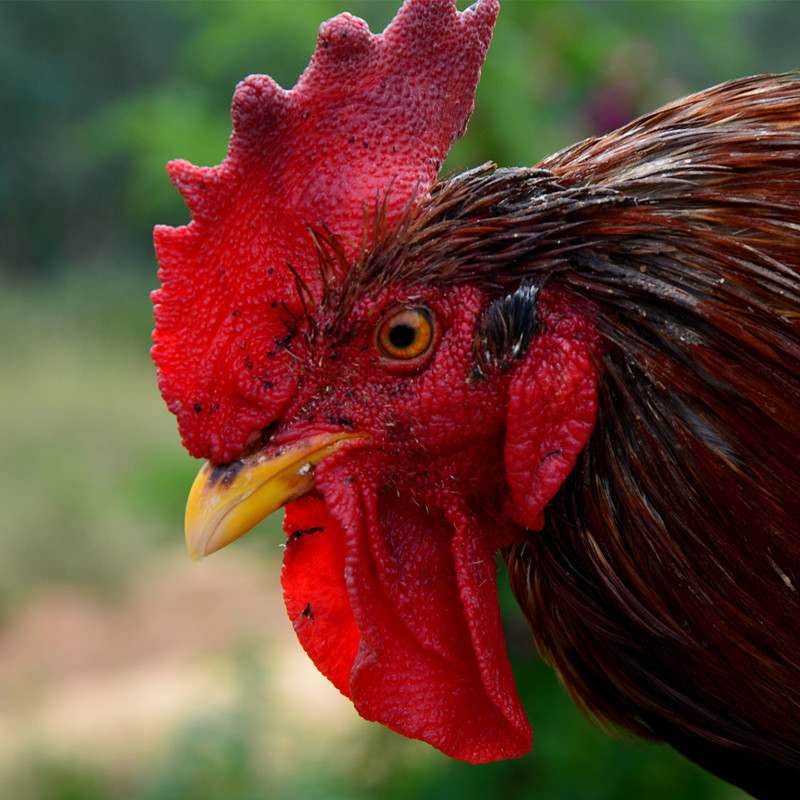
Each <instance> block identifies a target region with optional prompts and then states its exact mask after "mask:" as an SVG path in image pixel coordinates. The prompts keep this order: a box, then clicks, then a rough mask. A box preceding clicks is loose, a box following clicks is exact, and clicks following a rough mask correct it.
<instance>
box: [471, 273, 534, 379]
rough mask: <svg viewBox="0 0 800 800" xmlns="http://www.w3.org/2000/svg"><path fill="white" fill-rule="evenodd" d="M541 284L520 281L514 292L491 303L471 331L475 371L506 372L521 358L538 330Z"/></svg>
mask: <svg viewBox="0 0 800 800" xmlns="http://www.w3.org/2000/svg"><path fill="white" fill-rule="evenodd" d="M541 288H542V282H541V281H539V282H535V281H532V280H524V281H522V283H520V285H519V287H518V288H517V289H516V291H514V292H512V293H511V294H508V295H506V296H505V297H499V298H497V300H494V301H493V302H492V303H491V304H490V305H489V307H488V308H487V309H486V310H485V311H484V312H483V314H482V315H481V317H480V319H479V320H478V324H477V326H476V328H475V361H476V363H477V366H478V371H479V372H482V369H481V368H482V367H484V366H487V365H493V366H496V367H499V368H501V369H508V367H510V366H511V365H512V364H513V363H514V362H515V361H517V360H519V359H520V358H522V357H523V356H524V355H525V353H526V352H527V350H528V345H530V343H531V340H532V339H533V338H534V337H535V336H536V334H537V333H538V330H539V315H538V311H537V307H538V303H539V293H540V291H541Z"/></svg>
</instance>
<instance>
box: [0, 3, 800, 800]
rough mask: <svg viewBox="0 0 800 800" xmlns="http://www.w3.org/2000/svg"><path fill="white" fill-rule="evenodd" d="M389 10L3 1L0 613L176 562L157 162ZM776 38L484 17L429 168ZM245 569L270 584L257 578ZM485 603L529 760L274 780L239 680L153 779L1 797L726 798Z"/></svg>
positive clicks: (396, 764)
mask: <svg viewBox="0 0 800 800" xmlns="http://www.w3.org/2000/svg"><path fill="white" fill-rule="evenodd" d="M398 3H399V0H352V2H351V1H350V0H319V2H316V1H314V2H312V0H281V2H240V1H238V0H231V1H230V2H218V1H217V0H209V2H203V3H198V2H140V1H138V0H134V1H132V2H124V3H110V2H109V3H86V2H72V0H60V1H58V2H56V1H54V0H42V1H41V2H36V3H30V2H8V1H5V2H0V73H1V74H2V75H3V80H2V81H0V151H1V152H2V154H3V156H2V158H0V315H1V316H2V319H3V320H4V323H5V324H4V325H3V327H2V331H1V332H0V347H2V352H3V376H2V382H0V403H1V404H2V408H3V414H2V415H0V448H2V452H3V455H4V459H3V467H2V469H3V475H2V481H0V503H1V504H2V507H3V510H4V517H3V527H2V528H0V546H1V547H2V549H3V558H2V560H0V619H3V618H6V619H8V618H10V617H12V616H13V615H14V613H15V611H16V609H18V608H19V607H20V606H21V605H22V604H24V603H25V601H26V599H28V598H30V597H31V596H33V595H35V594H36V593H37V592H39V591H41V590H43V589H44V588H45V587H47V586H50V585H62V586H74V587H80V589H81V590H82V591H87V592H90V593H97V594H98V595H99V596H101V597H103V596H109V595H113V594H114V593H122V592H124V591H125V589H126V586H127V585H128V583H129V582H130V581H132V580H133V579H134V576H135V575H136V573H137V572H140V571H142V570H146V569H147V564H148V563H152V562H154V561H156V560H158V559H159V558H160V557H161V555H162V554H163V553H164V552H167V551H168V550H170V549H177V548H179V547H180V546H181V543H180V534H179V532H178V528H179V526H180V518H181V514H182V506H183V502H184V498H185V492H186V487H187V486H188V484H189V482H190V481H191V478H192V475H193V473H194V469H195V465H194V463H193V462H192V461H191V459H189V458H188V457H187V456H186V455H185V454H184V453H183V451H182V450H181V448H180V447H179V444H178V438H177V435H176V433H175V426H174V421H173V420H172V418H171V417H170V415H169V414H168V413H167V411H166V409H165V408H164V407H163V404H162V402H161V400H160V398H159V397H158V394H157V390H156V387H155V380H154V375H153V369H152V366H151V364H150V362H149V359H148V354H147V350H148V346H149V331H150V328H151V327H152V317H151V311H150V304H149V301H148V297H147V294H148V291H149V289H151V288H154V287H155V284H156V278H155V269H156V266H155V261H154V257H153V255H152V244H151V229H152V226H153V225H154V224H156V223H160V222H165V223H168V224H173V225H178V224H183V223H185V222H186V221H188V211H187V210H186V207H185V205H184V204H183V201H182V200H181V198H180V197H179V195H178V193H177V192H176V191H175V190H174V189H173V188H172V187H171V185H170V183H169V180H168V179H167V177H166V174H165V171H164V165H165V163H166V162H167V161H168V160H169V159H170V158H175V157H182V158H187V159H189V160H190V161H193V162H194V163H199V164H214V163H218V162H219V161H220V160H221V159H222V158H223V157H224V155H225V145H226V141H227V138H228V135H229V132H230V118H229V114H228V108H229V102H230V96H231V93H232V91H233V88H234V86H235V84H236V82H237V81H238V80H240V79H241V78H242V77H244V76H245V75H247V74H248V73H250V72H267V73H269V74H271V75H272V76H273V77H275V78H276V80H277V81H278V82H279V83H280V84H281V85H283V86H285V87H290V86H292V85H293V84H294V82H295V81H296V78H297V76H298V75H299V74H300V73H301V72H302V70H303V69H304V67H305V65H306V64H307V62H308V58H309V56H310V54H311V52H312V51H313V48H314V44H315V36H316V29H317V26H318V25H319V23H320V22H321V21H322V20H324V19H326V18H328V17H330V16H332V15H333V14H335V13H338V12H339V11H341V10H343V9H345V8H347V9H348V10H350V11H352V12H354V13H356V14H358V15H359V16H362V17H364V18H365V19H366V20H367V21H368V22H369V23H370V26H371V28H372V29H373V30H380V29H382V28H383V27H384V26H385V24H386V23H387V22H388V21H389V20H390V18H391V17H392V16H393V14H394V12H395V11H396V7H397V5H398ZM460 5H461V6H462V7H463V3H460ZM798 41H800V18H799V17H798V14H797V5H796V4H795V3H792V2H765V1H764V0H740V1H738V2H737V1H736V0H733V1H732V2H723V0H689V1H678V0H675V1H674V2H619V1H617V0H583V1H581V0H573V1H572V2H557V1H555V0H543V1H542V2H532V1H531V2H527V1H525V0H504V2H503V5H502V10H501V15H500V20H499V23H498V27H497V31H496V34H495V39H494V42H493V45H492V47H491V49H490V51H489V56H488V61H487V63H486V66H485V67H484V70H483V77H482V81H481V84H480V86H479V89H478V94H477V98H476V111H475V114H474V116H473V119H472V121H471V124H470V127H469V131H468V134H467V136H466V137H465V138H464V139H463V140H462V141H461V142H459V143H457V145H456V146H455V147H454V149H453V153H452V154H451V156H450V158H449V160H448V162H447V163H446V165H445V170H456V169H463V168H466V167H469V166H474V165H475V164H478V163H481V162H483V161H486V160H489V159H492V160H495V161H497V162H498V163H500V164H503V165H509V164H533V163H535V162H536V161H537V160H538V159H539V158H541V157H542V156H544V155H546V154H547V153H549V152H552V151H554V150H557V149H559V148H561V147H564V146H567V145H569V144H571V143H572V142H573V141H575V140H577V139H579V138H582V137H584V136H589V135H593V134H597V133H601V132H604V131H607V130H609V129H611V128H613V127H614V126H616V125H618V124H622V123H624V122H626V121H627V120H628V119H630V118H632V117H633V116H635V115H637V114H639V113H642V112H645V111H647V110H650V109H651V108H653V107H655V106H657V105H659V104H660V103H663V102H666V101H668V100H670V99H673V98H675V97H677V96H679V95H681V94H684V93H687V92H690V91H694V90H699V89H702V88H704V87H705V86H707V85H710V84H712V83H716V82H719V81H722V80H725V79H729V78H733V77H737V76H740V75H744V74H748V73H755V72H762V71H770V72H780V71H787V70H792V69H796V68H797V67H798V66H800V64H798V60H799V59H798V50H797V42H798ZM241 546H243V547H248V546H249V547H257V546H258V545H253V544H251V543H249V542H245V543H243V544H242V545H241ZM253 552H254V553H255V554H256V557H263V553H262V552H259V551H256V550H254V551H253ZM264 560H265V561H268V559H264ZM273 560H274V559H273ZM268 566H269V569H270V570H272V572H273V575H274V577H273V578H272V580H274V581H275V582H277V580H278V577H277V564H273V563H270V564H269V565H268ZM500 582H501V584H502V583H503V580H502V576H501V580H500ZM503 600H504V605H505V610H506V617H507V619H508V635H509V645H510V650H511V653H512V658H513V660H514V666H515V672H516V674H517V676H518V681H519V688H520V694H521V696H522V699H523V702H524V705H525V707H526V708H527V709H528V711H529V713H530V715H531V717H532V718H533V720H534V728H535V730H536V735H537V740H536V744H535V747H534V753H533V754H532V755H531V756H529V757H527V758H524V759H520V760H517V761H513V762H507V763H500V764H493V765H487V766H482V767H474V766H469V765H464V764H458V763H455V762H452V761H450V760H448V759H446V758H445V757H443V756H441V755H440V754H438V753H436V752H434V751H432V750H431V749H430V748H428V747H427V746H425V745H421V744H419V743H416V742H409V741H406V740H404V739H402V738H401V737H398V736H396V735H394V734H392V733H391V732H389V731H386V730H384V729H382V728H380V727H379V726H375V725H367V723H363V730H364V734H363V738H362V739H359V740H358V741H357V742H354V743H351V742H349V741H348V742H347V747H346V748H345V746H344V745H342V748H341V749H342V750H345V749H346V750H347V751H348V752H347V753H343V752H339V751H336V752H318V751H315V750H314V749H312V748H310V747H307V746H306V744H305V743H304V742H302V741H298V742H297V744H296V763H290V764H286V763H278V762H277V759H276V758H275V757H271V756H270V754H269V753H268V752H265V749H264V745H263V741H264V738H263V737H264V726H265V725H267V724H268V720H267V719H265V715H263V714H260V713H256V712H257V711H260V710H261V706H260V705H258V704H257V703H255V702H254V700H253V696H252V693H253V691H254V689H253V687H254V685H255V681H254V680H253V678H252V675H250V674H249V673H248V669H251V667H252V664H250V666H248V667H246V668H245V669H243V672H242V675H241V679H240V683H241V696H240V698H239V701H238V702H237V703H235V704H234V705H233V706H231V708H230V709H229V710H228V711H227V712H225V713H224V714H222V716H219V715H218V716H215V717H213V718H211V717H207V716H204V715H203V713H202V711H199V712H198V715H197V717H196V719H195V720H194V722H193V723H192V724H190V725H188V726H187V727H186V728H185V729H184V730H183V731H181V732H180V733H179V734H178V735H177V736H176V738H175V739H174V740H173V741H172V742H171V743H167V744H166V745H165V747H164V749H163V751H162V752H161V754H160V756H159V758H158V759H156V761H155V762H153V763H148V764H146V765H134V767H131V768H130V769H128V770H127V771H123V772H122V773H120V771H119V770H118V769H114V770H111V769H109V770H108V771H104V770H103V769H101V768H99V767H98V766H97V765H96V764H93V765H90V764H89V763H88V762H87V763H86V764H84V763H82V762H76V761H75V760H71V759H66V760H65V759H64V758H62V757H61V756H59V755H57V754H53V753H38V754H32V755H31V756H30V758H28V759H26V760H24V761H22V762H20V763H19V764H18V765H17V768H16V770H15V772H14V775H13V776H11V777H9V778H8V779H7V780H6V779H5V778H2V779H0V793H3V794H5V795H7V796H16V797H26V798H32V799H33V800H94V798H101V797H102V798H120V799H121V800H122V799H123V798H124V800H171V798H193V799H194V800H204V798H209V800H210V798H225V799H226V800H249V799H250V798H253V800H255V798H271V799H272V798H274V799H275V800H281V799H282V798H286V799H287V800H294V798H298V799H299V798H303V800H323V799H324V800H339V799H341V800H361V799H362V798H364V799H366V798H381V799H382V800H391V799H392V798H398V800H399V798H407V797H430V798H437V800H445V799H446V798H450V797H453V798H456V797H458V798H469V797H498V796H505V797H508V798H509V799H510V798H523V797H529V796H530V797H534V796H535V797H542V798H548V800H584V799H585V800H590V799H591V800H604V798H608V799H609V800H611V799H612V798H632V797H642V796H646V797H648V798H650V799H651V800H668V799H669V800H673V798H678V797H680V798H686V799H687V800H691V799H692V798H694V799H695V800H701V798H704V799H705V800H723V799H724V798H728V799H729V800H730V799H731V798H736V797H740V796H741V795H740V793H738V792H736V791H734V790H732V789H730V788H729V787H726V786H724V785H723V784H721V783H719V782H718V781H715V780H714V779H712V778H710V777H709V776H707V775H705V774H704V773H702V772H701V771H700V770H698V769H696V768H695V767H694V766H692V765H690V764H688V763H687V762H685V761H683V760H682V759H681V758H680V757H678V756H677V755H675V754H674V753H673V752H671V751H670V750H668V749H666V748H660V747H657V746H650V745H643V746H636V747H627V746H622V745H620V744H619V743H618V742H616V741H614V740H613V739H611V738H610V737H608V736H606V735H605V734H603V733H602V732H600V731H598V730H596V729H595V728H594V727H592V726H591V725H590V724H588V723H587V722H586V721H585V720H584V719H583V717H582V716H581V715H580V713H579V712H578V711H577V710H576V708H575V707H574V706H573V705H572V703H571V702H570V700H569V699H568V698H567V697H566V694H565V692H564V691H563V689H562V688H561V687H560V686H559V685H558V682H557V679H556V678H555V676H554V675H553V674H552V672H551V671H550V670H549V669H548V668H547V667H546V666H545V665H543V664H542V663H541V662H540V661H538V660H537V659H536V656H535V653H534V652H533V648H532V644H531V641H530V635H529V634H528V632H527V630H526V629H525V627H524V623H523V622H522V620H521V618H520V615H519V613H518V612H516V611H515V610H514V606H513V602H512V601H511V600H510V598H509V597H508V593H507V592H506V593H505V596H504V598H503ZM248 663H249V662H248ZM331 691H333V689H331ZM0 699H2V698H0ZM320 724H321V725H323V726H324V724H325V723H324V720H322V721H321V723H320ZM137 770H139V771H137Z"/></svg>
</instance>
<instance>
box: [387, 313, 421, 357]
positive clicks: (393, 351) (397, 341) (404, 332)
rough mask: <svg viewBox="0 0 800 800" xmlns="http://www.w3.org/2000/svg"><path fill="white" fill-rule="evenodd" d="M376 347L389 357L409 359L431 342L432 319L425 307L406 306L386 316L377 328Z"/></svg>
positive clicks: (417, 354) (419, 353) (417, 355)
mask: <svg viewBox="0 0 800 800" xmlns="http://www.w3.org/2000/svg"><path fill="white" fill-rule="evenodd" d="M377 342H378V347H379V348H380V349H381V351H382V352H383V354H384V355H386V356H388V357H389V358H395V359H400V360H403V361H409V360H411V359H414V358H419V356H421V355H423V354H424V353H425V352H426V351H427V350H428V348H429V347H430V346H431V343H432V342H433V320H432V318H431V313H430V311H428V309H427V308H407V309H403V310H402V311H396V312H395V313H394V314H392V315H391V316H389V317H387V318H386V319H385V320H384V321H383V322H382V323H381V324H380V327H379V328H378V334H377Z"/></svg>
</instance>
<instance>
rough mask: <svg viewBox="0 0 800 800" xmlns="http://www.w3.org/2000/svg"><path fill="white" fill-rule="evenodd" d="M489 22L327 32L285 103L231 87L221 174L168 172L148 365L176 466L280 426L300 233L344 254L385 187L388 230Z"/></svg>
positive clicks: (305, 275)
mask: <svg viewBox="0 0 800 800" xmlns="http://www.w3.org/2000/svg"><path fill="white" fill-rule="evenodd" d="M497 10H498V4H497V0H479V2H477V3H476V4H475V5H474V6H472V7H470V8H469V9H467V10H466V11H464V12H459V11H457V9H456V7H455V4H454V2H453V0H406V3H405V4H404V5H403V8H402V9H401V10H400V12H399V13H398V14H397V16H396V17H395V19H394V20H393V21H392V23H391V24H390V25H389V26H388V27H387V28H386V30H385V31H384V32H383V33H382V34H380V35H373V34H371V33H370V32H369V28H368V27H367V25H366V23H365V22H364V21H363V20H360V19H358V18H356V17H352V16H350V15H349V14H342V15H340V16H338V17H335V18H333V19H331V20H329V21H328V22H326V23H324V24H323V25H322V26H321V27H320V32H319V39H318V41H317V48H316V50H315V52H314V56H313V58H312V59H311V63H310V64H309V66H308V68H307V69H306V71H305V72H304V73H303V75H302V76H301V77H300V80H299V81H298V83H297V86H296V87H295V88H294V89H292V90H291V91H285V90H284V89H281V88H280V87H279V86H278V85H277V84H276V83H275V82H274V81H273V80H272V79H271V78H269V77H266V76H262V75H253V76H250V77H249V78H247V79H246V80H245V81H243V82H242V83H241V84H239V86H238V87H237V89H236V93H235V94H234V97H233V107H232V112H231V116H232V118H233V134H232V136H231V140H230V144H229V148H228V155H227V157H226V158H225V160H224V161H223V162H222V164H220V165H219V166H216V167H195V166H193V165H192V164H189V163H188V162H186V161H173V162H172V163H171V164H170V165H169V173H170V177H171V178H172V181H173V183H174V184H175V186H176V187H177V188H178V190H179V191H180V192H181V194H182V195H183V196H184V198H185V199H186V202H187V203H188V205H189V208H190V209H191V212H192V222H191V224H189V225H188V226H184V227H180V228H171V227H167V226H158V227H157V228H156V230H155V245H156V253H157V255H158V260H159V263H160V265H161V269H160V271H159V277H160V279H161V281H162V288H161V289H159V290H157V291H156V292H154V294H153V300H154V302H155V303H156V309H155V317H156V328H155V332H154V335H153V338H154V342H155V344H154V347H153V358H154V360H155V362H156V365H157V366H158V368H159V386H160V387H161V391H162V393H163V395H164V399H165V400H166V401H167V404H168V405H169V408H170V410H172V411H173V412H174V413H175V414H176V415H177V417H178V424H179V427H180V431H181V435H182V436H183V441H184V444H185V446H186V447H187V449H188V450H189V452H190V453H192V455H194V456H198V457H207V458H211V459H213V460H214V461H217V462H225V461H229V460H231V459H232V458H233V457H235V456H236V455H238V454H239V452H240V451H241V449H242V448H243V446H244V445H245V443H246V440H247V438H248V436H249V435H250V433H251V432H252V431H254V430H260V429H261V428H263V427H265V426H267V425H268V424H270V423H271V422H272V421H273V420H275V419H276V418H277V417H278V416H279V415H280V412H281V410H282V409H283V407H284V406H285V405H286V403H287V401H288V399H289V398H290V397H291V396H292V394H293V392H294V388H295V385H294V379H293V378H292V377H291V369H290V368H289V357H288V355H287V353H286V349H285V345H286V334H287V327H286V323H285V321H284V320H285V318H286V317H287V316H288V315H287V309H288V310H289V311H291V312H293V313H299V312H300V310H301V308H302V307H301V306H299V298H298V296H297V290H296V280H295V274H294V272H296V273H297V275H299V276H300V277H301V278H302V279H303V280H304V281H305V283H306V284H307V285H308V286H309V287H310V288H311V290H312V292H313V291H315V290H316V289H318V288H319V285H320V278H319V272H318V269H319V268H318V260H317V256H316V250H315V247H314V244H313V240H312V238H311V236H310V234H309V232H308V228H309V226H311V227H320V226H322V225H323V224H324V225H325V226H327V227H328V228H329V229H330V230H331V231H332V232H334V233H335V234H337V235H339V236H343V237H351V238H353V239H354V240H355V241H358V242H360V241H361V236H362V230H363V226H364V214H363V208H364V204H365V203H366V204H367V207H368V208H374V206H375V203H376V199H378V198H380V199H383V198H384V197H385V195H386V192H387V190H388V189H389V187H391V194H390V196H389V199H388V210H389V217H390V219H391V218H392V216H396V215H397V214H398V213H399V211H400V210H401V209H402V208H403V207H404V206H405V205H406V204H407V203H408V202H409V200H410V199H411V198H412V197H413V196H414V192H415V191H417V192H418V196H424V195H425V193H426V192H427V191H428V189H429V188H430V186H431V185H432V183H433V182H434V180H435V178H436V175H437V173H438V171H439V168H440V166H441V163H442V161H443V160H444V158H445V156H446V155H447V152H448V150H449V149H450V146H451V145H452V143H453V142H454V141H455V140H456V139H457V138H458V137H459V136H460V135H461V134H462V133H463V131H464V127H465V126H466V122H467V119H468V118H469V115H470V113H471V112H472V107H473V101H472V97H473V93H474V90H475V86H476V85H477V82H478V77H479V74H480V67H481V64H482V63H483V59H484V56H485V54H486V49H487V48H488V46H489V41H490V38H491V34H492V28H493V25H494V20H495V18H496V16H497ZM293 271H294V272H293Z"/></svg>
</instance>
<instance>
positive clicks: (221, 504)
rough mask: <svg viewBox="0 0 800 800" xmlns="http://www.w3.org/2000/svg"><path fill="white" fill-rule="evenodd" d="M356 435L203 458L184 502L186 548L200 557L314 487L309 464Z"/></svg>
mask: <svg viewBox="0 0 800 800" xmlns="http://www.w3.org/2000/svg"><path fill="white" fill-rule="evenodd" d="M354 439H360V440H362V441H365V440H368V439H369V437H368V436H366V435H365V434H359V433H322V434H317V435H315V436H311V437H309V438H307V439H301V440H299V441H296V442H293V443H291V444H288V445H283V446H279V447H275V448H274V449H269V448H268V449H265V450H257V451H254V452H253V453H250V454H249V455H247V456H245V457H244V458H241V459H238V460H236V461H232V462H231V463H230V464H223V465H217V464H213V463H212V462H210V461H207V462H206V463H205V464H204V465H203V467H202V468H201V469H200V472H199V473H198V474H197V477H196V478H195V480H194V483H193V484H192V488H191V491H190V492H189V499H188V501H187V503H186V546H187V548H188V549H189V555H190V556H191V557H192V560H194V561H199V560H200V559H201V558H202V557H203V556H207V555H208V554H209V553H213V552H215V551H217V550H219V549H221V548H223V547H225V545H227V544H230V543H231V542H232V541H234V540H235V539H238V538H239V537H240V536H242V535H243V534H245V533H247V531H249V530H250V529H251V528H253V527H254V526H255V525H257V524H258V523H259V522H261V520H262V519H265V518H266V517H268V516H269V515H270V514H271V513H272V512H273V511H277V510H278V509H279V508H280V507H281V506H283V505H286V503H289V502H291V501H292V500H296V499H297V498H298V497H301V496H302V495H304V494H305V493H306V492H309V491H311V489H313V488H314V468H315V467H316V466H317V464H319V463H320V461H322V459H324V458H326V457H327V456H329V455H331V454H332V453H335V452H336V451H337V450H339V449H341V447H342V446H343V445H345V444H346V443H347V442H352V441H353V440H354Z"/></svg>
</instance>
